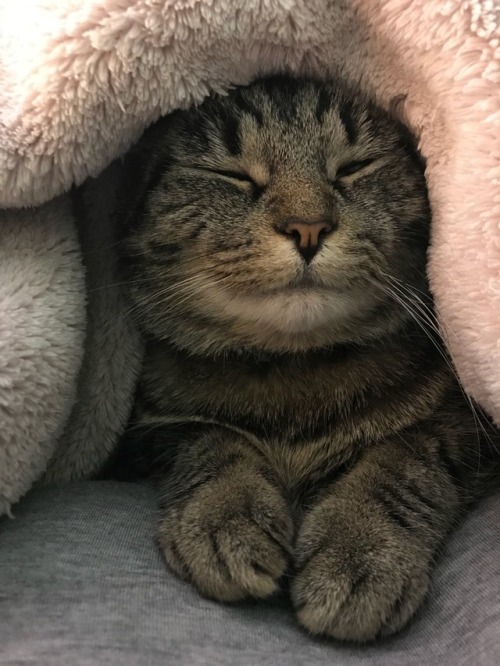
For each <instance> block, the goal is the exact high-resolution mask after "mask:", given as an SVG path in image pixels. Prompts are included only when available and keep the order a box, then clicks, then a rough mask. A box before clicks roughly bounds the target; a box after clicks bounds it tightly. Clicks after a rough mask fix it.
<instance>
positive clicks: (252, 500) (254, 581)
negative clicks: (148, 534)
mask: <svg viewBox="0 0 500 666" xmlns="http://www.w3.org/2000/svg"><path fill="white" fill-rule="evenodd" d="M292 535H293V525H292V519H291V516H290V512H289V509H288V506H287V505H286V503H285V501H284V499H283V498H282V496H281V494H280V493H279V491H278V490H277V489H276V488H274V487H273V486H272V485H270V484H269V483H267V482H266V481H265V480H263V479H261V478H259V477H257V478H255V479H250V480H249V479H247V480H241V479H238V478H234V479H232V480H231V481H230V482H228V481H227V480H226V481H225V483H221V482H218V481H211V482H210V481H209V482H208V483H207V484H205V485H204V486H203V487H202V488H199V489H198V490H196V491H195V492H194V493H193V495H192V496H191V497H190V499H189V500H188V501H187V503H185V504H184V505H183V506H181V507H173V508H171V509H168V510H167V511H166V513H165V514H164V516H163V518H162V521H161V524H160V545H161V547H162V550H163V552H164V554H165V557H166V559H167V562H168V564H169V565H170V567H171V568H172V569H173V570H174V571H175V572H176V573H178V574H179V575H180V576H182V577H183V578H185V579H187V580H189V581H191V582H192V583H194V584H195V585H196V586H197V587H198V589H199V590H200V591H201V592H202V593H203V594H204V595H206V596H208V597H211V598H214V599H218V600H221V601H238V600H240V599H244V598H247V597H255V598H263V597H267V596H269V595H271V594H272V593H273V592H275V591H276V590H277V589H278V588H279V580H280V578H281V576H282V574H283V572H284V570H285V568H286V567H287V565H288V562H289V556H290V553H291V542H292Z"/></svg>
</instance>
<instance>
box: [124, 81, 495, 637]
mask: <svg viewBox="0 0 500 666" xmlns="http://www.w3.org/2000/svg"><path fill="white" fill-rule="evenodd" d="M126 171H127V174H128V175H127V177H126V178H125V182H124V186H123V191H122V194H121V197H120V200H121V204H120V212H119V214H120V215H121V217H122V218H123V219H122V221H121V223H122V224H123V228H124V230H125V235H124V239H123V247H124V251H123V264H124V270H125V272H126V280H127V282H128V283H129V285H130V297H131V299H132V302H133V311H134V312H135V313H136V315H137V321H138V322H139V324H140V327H141V329H142V332H143V334H144V338H145V340H146V345H147V349H146V357H145V363H144V370H143V374H142V378H141V381H140V386H139V391H138V397H137V404H136V408H135V412H134V415H133V417H132V420H131V424H130V428H129V432H128V438H127V439H128V445H125V444H123V447H124V448H123V450H124V451H125V450H126V449H127V446H128V448H129V449H130V450H134V447H135V450H136V452H137V451H138V452H139V454H138V456H139V458H142V459H143V462H144V464H145V465H146V467H147V466H148V465H149V466H150V467H149V473H151V475H153V476H156V477H157V478H158V479H159V483H160V485H161V497H162V502H161V518H160V525H159V542H160V545H161V549H162V551H163V553H164V555H165V558H166V560H167V563H168V565H169V566H170V567H171V569H173V571H174V572H176V573H177V574H178V575H180V576H182V577H183V578H185V579H186V580H188V581H191V582H192V583H193V584H194V585H196V586H197V587H198V589H199V590H200V591H201V592H202V593H203V594H204V595H207V596H209V597H212V598H214V599H219V600H222V601H236V600H241V599H244V598H247V597H258V598H263V597H267V596H269V595H271V594H273V593H274V592H275V591H277V590H278V589H279V588H280V587H282V586H284V585H285V586H287V587H289V589H290V596H291V600H292V603H293V606H294V608H295V611H296V614H297V617H298V620H299V622H300V623H301V624H302V625H303V626H304V627H306V628H307V629H308V630H310V631H311V632H313V633H318V634H326V635H329V636H332V637H335V638H337V639H346V640H354V641H366V640H371V639H373V638H375V637H378V636H382V635H386V634H391V633H393V632H395V631H397V630H399V629H400V628H401V627H403V626H404V625H405V624H406V623H407V621H408V620H409V619H410V618H411V617H412V616H413V615H414V613H415V612H416V610H417V609H418V608H419V606H420V604H421V602H422V600H423V599H424V596H425V595H426V591H427V589H428V586H429V576H430V573H431V570H432V567H433V563H434V561H435V559H436V556H437V555H438V553H439V551H440V549H441V547H442V545H443V542H444V540H445V538H446V535H447V534H448V532H449V531H450V529H451V528H452V527H453V526H454V524H455V523H456V522H457V519H458V518H459V517H460V515H461V514H462V513H463V511H464V510H465V509H466V507H467V506H468V505H469V504H470V502H471V501H473V500H474V499H476V498H477V497H479V496H480V494H481V493H482V492H483V491H484V489H485V487H486V486H487V482H488V480H489V477H490V474H491V471H492V468H493V466H494V465H495V460H496V459H495V457H494V456H495V446H496V445H497V444H498V436H497V434H496V432H495V431H494V430H493V429H492V427H491V426H490V424H489V423H488V422H487V421H485V420H484V419H483V418H482V417H480V416H478V414H477V412H476V411H475V410H474V409H473V406H472V405H471V404H470V402H469V401H468V400H467V399H466V397H464V393H463V391H462V390H461V388H460V386H459V384H458V382H457V380H456V378H455V374H454V371H453V368H452V365H451V363H450V361H449V359H448V357H447V355H446V352H445V350H444V348H443V344H442V342H441V340H440V338H439V336H438V334H437V333H436V326H435V323H434V321H435V317H434V314H433V309H432V301H431V299H430V296H429V291H428V286H427V281H426V276H425V275H426V271H425V266H426V251H427V246H428V233H429V222H430V211H429V203H428V199H427V194H426V184H425V179H424V174H423V165H422V163H421V159H420V157H419V155H418V154H417V152H416V150H415V147H414V145H413V141H412V138H411V137H410V135H409V133H408V132H407V131H406V130H405V129H404V128H403V127H402V126H401V125H400V124H399V123H397V122H396V121H394V120H392V119H391V118H390V117H389V115H388V114H387V113H386V112H384V111H382V110H381V109H379V108H378V107H376V106H375V105H373V104H372V103H370V102H369V101H366V100H365V99H363V98H361V97H359V95H356V94H353V93H352V92H350V91H349V90H348V89H347V88H346V86H345V85H344V84H342V83H341V82H333V83H328V84H325V83H320V82H317V81H314V80H309V79H294V78H292V77H289V76H286V75H283V76H276V77H271V78H267V79H263V80H259V81H256V82H254V83H253V84H251V85H249V86H247V87H240V88H236V89H234V90H233V91H232V92H230V93H229V94H228V95H227V96H222V95H213V96H211V97H210V98H208V99H206V100H205V101H204V102H203V103H202V104H201V105H200V106H198V107H193V108H190V109H188V110H185V111H178V112H175V113H174V114H172V115H170V116H168V117H167V118H164V119H162V120H161V121H160V122H159V123H157V124H156V125H155V126H154V127H153V128H151V129H150V130H149V131H148V132H147V133H146V135H145V136H144V137H143V139H142V140H141V141H140V142H139V144H138V146H137V147H136V148H135V149H134V150H133V151H132V152H131V153H130V155H129V156H128V158H127V160H126ZM478 418H479V419H480V420H481V422H480V423H478V422H477V421H478ZM492 438H493V439H492ZM495 438H496V439H495ZM130 447H131V448H130ZM136 464H137V465H138V466H139V464H140V460H139V459H138V460H137V462H136Z"/></svg>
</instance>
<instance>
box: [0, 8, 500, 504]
mask: <svg viewBox="0 0 500 666" xmlns="http://www.w3.org/2000/svg"><path fill="white" fill-rule="evenodd" d="M283 68H287V69H289V70H292V71H294V72H300V73H307V72H311V73H314V74H316V75H322V76H325V77H327V76H328V75H329V74H335V73H337V74H341V75H342V76H344V77H346V78H347V79H349V80H350V81H352V82H353V83H356V84H358V85H360V86H362V87H363V88H364V89H365V90H366V91H368V92H369V93H370V94H371V95H373V96H374V97H375V98H376V99H377V100H378V101H379V102H380V103H381V104H382V105H384V106H386V107H388V106H389V105H393V106H394V105H395V107H396V108H397V110H398V112H399V113H400V115H401V117H402V119H403V120H404V121H405V122H406V123H407V124H408V125H409V127H410V128H411V129H412V130H413V131H414V132H415V133H416V134H417V135H418V136H419V137H420V147H421V150H422V152H423V153H424V155H425V156H426V158H427V163H428V169H427V178H428V183H429V190H430V197H431V204H432V207H433V213H434V220H433V231H432V247H431V252H430V264H429V271H430V279H431V285H432V289H433V292H434V294H435V297H436V302H437V308H438V313H439V317H440V322H441V326H442V329H443V332H444V334H445V336H446V339H447V341H448V344H449V347H450V350H451V352H452V355H453V358H454V360H455V363H456V367H457V369H458V372H459V374H460V376H461V378H462V380H463V383H464V385H465V387H466V388H467V390H468V391H469V392H470V393H471V394H472V395H473V396H474V397H475V398H477V399H478V400H479V401H480V402H481V403H482V405H483V406H484V407H485V408H486V409H487V410H488V411H489V412H490V413H491V414H492V415H493V416H494V417H495V418H496V420H497V421H500V229H499V223H500V5H499V3H498V1H497V0H447V1H446V2H442V1H441V0H307V1H305V0H302V1H301V0H22V1H21V2H19V1H15V0H0V206H2V207H4V208H5V209H6V210H4V211H0V513H2V512H5V511H8V510H9V506H10V505H11V504H12V503H13V502H15V501H17V500H18V499H19V497H20V496H21V495H22V494H23V493H25V492H26V491H27V490H28V489H29V487H30V486H31V485H32V484H33V483H34V482H36V481H37V480H38V479H39V478H40V477H41V475H42V474H43V472H44V470H45V469H46V468H47V466H49V472H48V478H50V479H52V480H54V479H68V478H74V477H78V476H82V475H83V476H84V475H88V474H90V473H92V472H93V471H95V470H96V469H97V467H98V466H99V464H100V462H101V461H102V460H103V459H104V457H105V456H106V452H107V451H108V450H109V449H110V448H111V447H112V446H113V444H114V442H115V441H116V438H117V436H118V434H119V433H120V431H121V429H122V428H123V425H124V421H125V419H126V414H127V411H128V409H129V406H130V401H131V396H132V391H133V385H134V380H135V377H136V375H137V372H138V368H139V364H140V344H139V342H138V340H137V336H136V334H135V332H134V330H133V328H132V327H131V326H130V324H129V323H128V322H127V319H126V317H125V316H124V313H123V303H122V300H121V293H120V288H119V286H117V285H115V286H109V288H105V285H113V284H114V283H115V282H116V281H117V278H116V272H115V263H114V262H115V257H114V250H113V229H112V226H111V225H110V224H109V220H108V218H107V213H106V204H107V203H108V201H109V197H108V196H106V192H107V187H110V185H107V184H106V183H107V181H106V180H105V179H103V177H101V178H99V179H98V181H97V182H96V184H95V187H96V190H95V196H91V199H92V201H90V202H89V203H90V205H91V207H92V211H93V213H92V215H91V220H92V221H91V222H87V223H86V224H85V225H84V227H83V228H81V229H80V231H79V236H77V233H76V230H75V221H74V219H73V213H72V211H71V207H70V205H69V203H68V200H67V198H66V197H64V196H62V197H61V196H59V195H62V194H63V193H64V192H65V191H67V190H68V189H69V188H70V187H71V186H72V185H73V184H80V183H82V182H83V181H84V180H85V179H86V178H87V177H88V176H97V175H98V174H99V173H100V172H101V171H102V170H103V169H104V168H105V167H106V166H107V165H108V164H109V163H110V162H111V161H112V160H113V159H114V158H116V157H118V156H120V155H121V154H123V152H124V151H125V150H126V149H127V148H128V147H129V146H130V145H131V144H132V143H133V142H134V141H135V140H136V139H137V138H138V136H139V135H140V134H141V132H142V131H143V130H144V128H145V127H146V126H147V125H148V124H149V123H151V122H152V121H153V120H155V119H156V118H157V117H158V116H159V115H161V114H165V113H168V112H169V111H171V110H173V109H174V108H177V107H181V106H186V105H188V104H191V103H193V102H198V101H200V100H201V99H202V98H203V97H204V96H205V95H206V94H207V93H208V92H209V91H210V90H218V91H220V90H225V89H227V88H228V86H230V85H234V84H238V83H246V82H248V81H250V80H251V79H252V78H254V77H255V76H256V75H257V74H262V73H269V72H274V71H278V70H281V69H283ZM106 178H111V180H112V178H113V174H111V175H109V176H106ZM54 197H59V198H57V199H53V198H54ZM51 200H52V201H51ZM47 202H48V203H47ZM24 206H38V208H30V209H28V210H24V211H19V210H13V209H15V208H20V207H24ZM9 209H10V210H9ZM82 258H83V259H84V263H85V266H86V270H87V284H86V287H84V265H83V263H82ZM84 338H85V344H84Z"/></svg>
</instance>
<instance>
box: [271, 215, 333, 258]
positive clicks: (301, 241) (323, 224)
mask: <svg viewBox="0 0 500 666" xmlns="http://www.w3.org/2000/svg"><path fill="white" fill-rule="evenodd" d="M332 231H333V225H332V224H331V223H330V222H327V221H326V220H311V221H309V220H302V219H301V218H297V217H290V218H288V220H286V222H285V225H284V227H283V232H284V233H285V234H286V235H287V236H291V237H292V239H293V240H294V242H295V247H296V248H297V250H298V252H299V253H300V254H301V255H302V257H303V259H304V261H305V262H306V263H307V264H309V263H310V262H311V261H312V260H313V258H314V257H315V256H316V254H317V252H318V250H319V249H320V247H321V242H322V241H323V239H324V237H325V236H326V235H327V234H329V233H331V232H332Z"/></svg>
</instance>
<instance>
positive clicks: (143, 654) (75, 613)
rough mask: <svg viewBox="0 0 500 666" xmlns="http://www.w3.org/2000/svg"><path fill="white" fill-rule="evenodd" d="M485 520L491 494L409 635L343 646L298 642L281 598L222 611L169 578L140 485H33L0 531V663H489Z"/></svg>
mask: <svg viewBox="0 0 500 666" xmlns="http://www.w3.org/2000/svg"><path fill="white" fill-rule="evenodd" d="M499 517H500V497H496V498H492V499H491V500H489V501H487V502H485V503H484V504H483V505H482V506H481V507H479V508H478V509H476V510H475V511H474V512H473V513H472V514H471V515H470V516H469V517H468V519H467V520H466V521H465V523H464V524H463V526H462V527H461V529H460V530H459V531H458V532H457V533H456V535H455V537H454V538H453V539H452V541H451V542H450V544H449V547H448V549H447V551H446V553H445V555H444V557H443V558H442V560H441V563H440V565H439V568H438V571H437V573H436V576H435V583H434V591H433V595H432V597H431V599H430V600H429V602H428V604H427V606H426V608H425V611H424V612H423V613H422V614H421V615H420V617H419V618H418V619H417V620H416V622H415V623H414V624H413V625H412V627H411V628H410V629H408V630H406V631H405V632H404V633H403V634H401V635H400V636H398V637H396V638H393V639H391V640H388V641H385V642H384V643H382V644H379V645H376V646H365V647H362V648H354V647H351V646H344V645H338V644H337V645H335V644H332V643H330V642H328V641H321V640H316V639H313V638H311V637H309V636H307V635H306V634H305V632H303V631H301V630H300V628H299V627H298V626H297V625H296V623H295V621H294V618H293V615H292V613H291V612H290V610H289V608H288V606H287V602H286V600H285V599H276V600H274V601H272V602H269V603H266V604H263V603H255V604H254V603H249V604H242V605H238V606H224V605H221V604H217V603H213V602H211V601H207V600H206V599H202V598H201V597H200V596H199V595H198V594H197V593H196V592H195V591H194V590H192V589H191V587H190V586H189V585H187V584H184V583H182V582H181V581H178V580H177V579H175V578H173V577H172V576H171V575H170V574H169V573H168V572H167V571H166V570H165V567H164V565H163V562H162V560H161V557H160V555H159V553H158V552H157V550H156V548H155V544H154V541H153V526H154V518H155V497H154V493H153V492H152V491H151V490H150V489H149V488H147V487H144V486H140V485H135V484H119V483H111V482H82V483H75V484H72V485H70V486H66V487H62V488H60V489H57V488H46V489H43V490H37V491H35V492H33V493H32V495H31V496H29V497H28V498H27V499H26V500H25V501H24V502H23V503H21V504H20V505H19V506H18V507H16V512H15V517H14V519H13V520H11V519H8V518H4V519H2V521H1V522H0V636H1V640H0V664H2V666H3V665H5V664H8V665H10V666H15V665H18V664H36V665H37V666H49V665H50V666H59V665H61V666H62V665H64V666H86V665H90V664H99V665H108V664H112V665H115V664H116V665H117V666H118V665H119V666H132V665H136V664H137V665H139V664H140V665H141V666H156V665H158V666H160V665H161V666H165V665H167V666H168V665H170V664H171V665H175V666H199V665H201V664H209V665H221V666H258V665H260V664H262V665H269V666H271V665H272V666H299V665H300V666H302V665H306V666H319V665H321V664H325V665H326V664H334V665H335V666H351V665H354V664H361V665H365V666H427V665H436V666H472V665H473V666H498V664H500V594H499V592H500V538H499V537H500V520H499Z"/></svg>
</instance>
